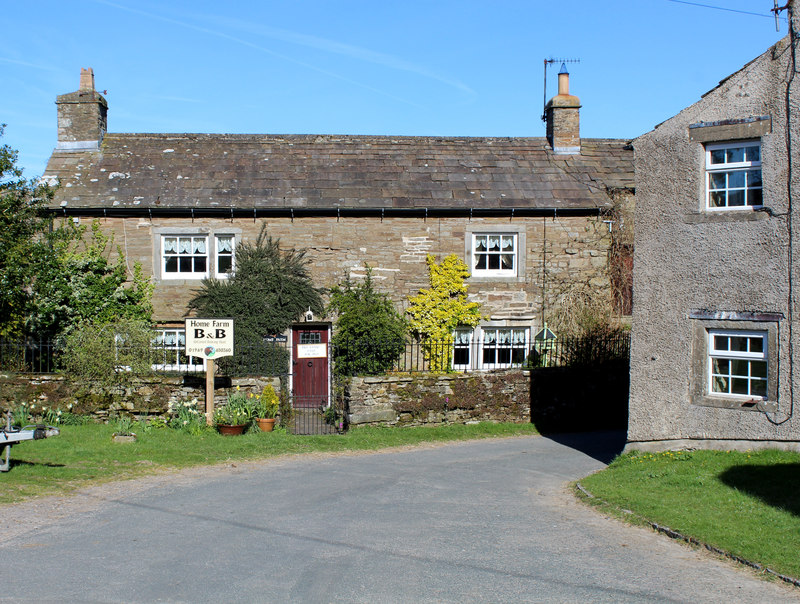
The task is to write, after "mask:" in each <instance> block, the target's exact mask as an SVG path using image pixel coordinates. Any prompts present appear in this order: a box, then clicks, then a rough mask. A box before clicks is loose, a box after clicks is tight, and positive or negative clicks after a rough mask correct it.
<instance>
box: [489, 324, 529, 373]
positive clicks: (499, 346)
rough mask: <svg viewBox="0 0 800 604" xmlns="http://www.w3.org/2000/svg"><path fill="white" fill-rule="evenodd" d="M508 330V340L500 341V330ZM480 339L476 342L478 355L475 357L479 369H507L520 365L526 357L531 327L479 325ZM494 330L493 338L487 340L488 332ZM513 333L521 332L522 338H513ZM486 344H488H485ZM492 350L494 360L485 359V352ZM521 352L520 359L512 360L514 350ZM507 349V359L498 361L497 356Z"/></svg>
mask: <svg viewBox="0 0 800 604" xmlns="http://www.w3.org/2000/svg"><path fill="white" fill-rule="evenodd" d="M506 331H507V332H509V333H508V337H509V339H508V340H504V341H500V340H499V335H500V332H506ZM480 332H481V333H480V340H479V344H478V348H479V350H478V356H477V358H476V359H475V360H476V361H477V363H478V367H479V368H480V369H507V368H509V367H522V366H523V365H524V364H525V361H526V359H527V358H528V353H529V351H530V343H531V329H530V327H515V326H502V327H501V326H497V327H496V326H486V327H481V330H480ZM491 332H494V337H495V339H494V340H493V341H489V337H490V335H489V334H490V333H491ZM515 334H521V335H522V339H519V338H517V339H516V340H515V339H514V336H515ZM487 344H490V345H489V346H487ZM489 350H493V351H494V354H495V358H494V362H487V361H486V353H487V351H489ZM515 350H516V351H521V352H522V359H520V360H518V361H514V351H515ZM505 351H508V355H509V358H508V361H498V356H499V355H500V354H501V353H504V352H505Z"/></svg>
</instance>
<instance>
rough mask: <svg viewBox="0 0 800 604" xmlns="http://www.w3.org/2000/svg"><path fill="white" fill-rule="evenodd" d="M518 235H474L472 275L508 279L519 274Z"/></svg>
mask: <svg viewBox="0 0 800 604" xmlns="http://www.w3.org/2000/svg"><path fill="white" fill-rule="evenodd" d="M517 239H518V238H517V233H473V234H472V267H470V268H471V270H472V274H473V275H477V276H487V277H491V276H500V277H508V276H514V275H516V274H517V265H518V259H517V254H518V249H517V248H518V242H517Z"/></svg>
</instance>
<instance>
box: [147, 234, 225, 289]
mask: <svg viewBox="0 0 800 604" xmlns="http://www.w3.org/2000/svg"><path fill="white" fill-rule="evenodd" d="M210 244H213V247H211V245H210ZM235 251H236V238H235V236H234V235H213V236H209V235H200V234H197V235H193V234H187V235H179V234H174V235H173V234H167V235H162V236H161V278H162V279H205V278H206V277H212V276H213V277H216V278H218V279H225V278H227V277H228V275H229V274H230V272H231V271H232V270H233V268H234V258H235Z"/></svg>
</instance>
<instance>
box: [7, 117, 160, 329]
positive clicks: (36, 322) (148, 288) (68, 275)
mask: <svg viewBox="0 0 800 604" xmlns="http://www.w3.org/2000/svg"><path fill="white" fill-rule="evenodd" d="M3 129H4V125H0V136H2V134H3ZM16 161H17V152H16V151H14V150H13V149H10V148H9V147H8V146H7V145H3V146H2V147H0V336H21V335H33V336H37V337H42V338H48V337H53V336H55V335H58V334H60V333H64V332H67V331H69V330H70V329H72V328H73V327H74V326H75V325H77V324H79V323H84V322H86V321H92V322H95V323H99V324H103V323H108V322H109V321H112V320H118V319H133V320H138V321H149V320H150V315H151V313H152V305H151V302H150V300H151V296H152V284H151V283H150V282H149V280H148V279H146V278H145V277H144V275H143V273H142V270H141V267H140V266H139V265H138V264H135V265H134V267H133V283H132V285H131V286H127V281H128V274H127V269H126V262H125V256H124V255H123V254H122V251H121V250H120V249H119V248H117V261H116V263H114V264H112V263H111V261H110V260H109V256H110V255H111V249H110V248H112V247H113V239H112V238H109V237H106V236H104V235H103V234H102V233H101V231H100V227H99V224H98V223H94V224H93V225H92V229H91V232H90V234H91V237H87V233H86V228H85V227H79V226H76V225H74V224H73V223H72V222H65V223H63V224H61V225H58V226H55V225H54V221H53V218H52V215H51V214H50V213H49V212H48V209H47V202H48V201H49V200H50V199H51V198H52V190H51V189H50V188H49V187H48V186H46V185H44V184H36V183H35V182H33V181H27V180H25V179H24V178H23V177H22V170H21V169H20V168H18V167H17V165H16ZM85 238H86V240H85Z"/></svg>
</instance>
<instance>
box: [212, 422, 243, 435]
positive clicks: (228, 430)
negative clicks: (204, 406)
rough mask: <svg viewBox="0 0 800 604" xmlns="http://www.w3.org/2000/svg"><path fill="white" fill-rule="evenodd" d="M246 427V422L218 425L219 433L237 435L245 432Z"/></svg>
mask: <svg viewBox="0 0 800 604" xmlns="http://www.w3.org/2000/svg"><path fill="white" fill-rule="evenodd" d="M245 427H246V426H245V424H240V425H238V426H228V425H226V424H219V425H218V426H217V430H219V433H220V434H223V435H224V436H236V435H237V434H243V433H244V429H245Z"/></svg>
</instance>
